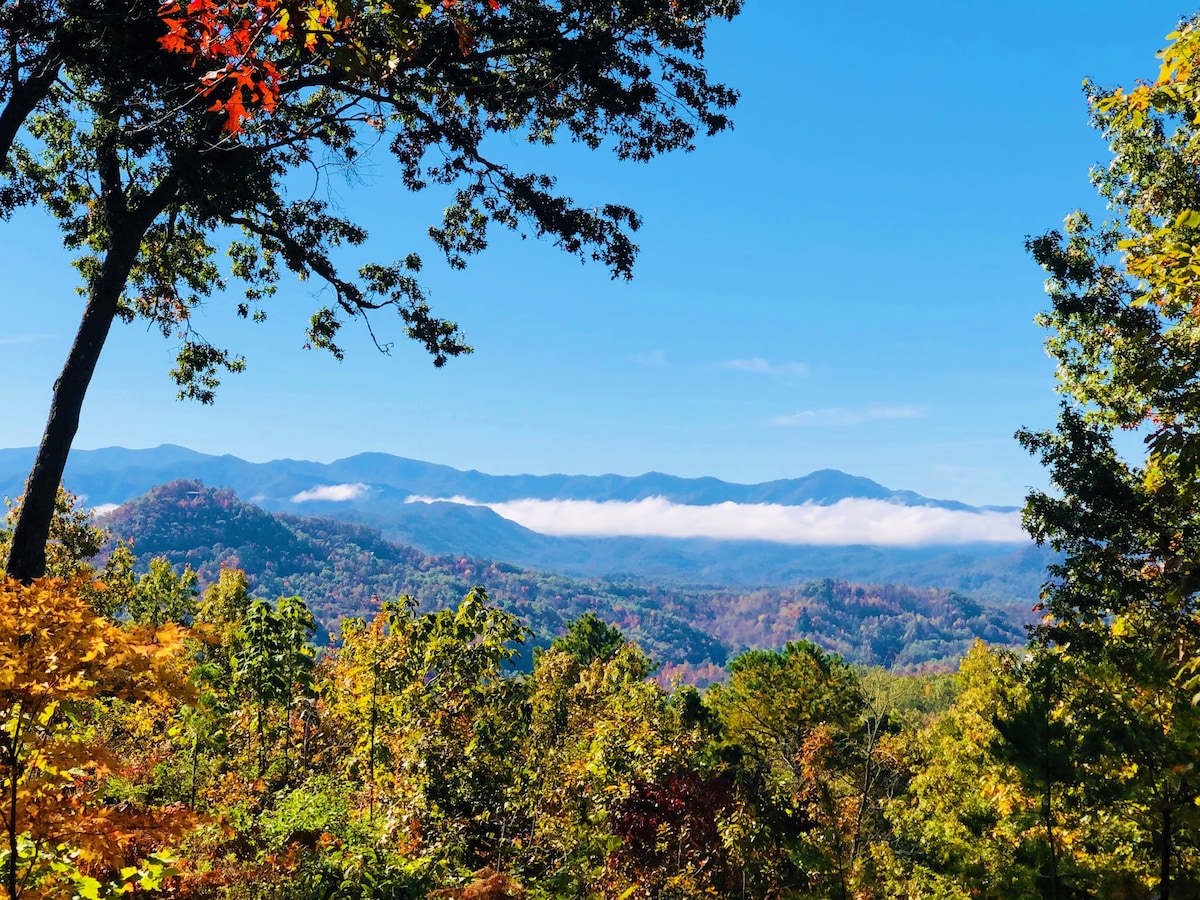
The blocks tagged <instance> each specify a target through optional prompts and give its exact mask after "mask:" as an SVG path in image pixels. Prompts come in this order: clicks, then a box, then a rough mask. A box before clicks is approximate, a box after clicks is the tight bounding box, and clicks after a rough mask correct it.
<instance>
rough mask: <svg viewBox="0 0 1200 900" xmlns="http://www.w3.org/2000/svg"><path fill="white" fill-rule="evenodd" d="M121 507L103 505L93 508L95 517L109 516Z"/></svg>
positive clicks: (114, 504)
mask: <svg viewBox="0 0 1200 900" xmlns="http://www.w3.org/2000/svg"><path fill="white" fill-rule="evenodd" d="M118 506H120V504H119V503H101V504H100V505H99V506H93V507H92V515H93V516H107V515H108V514H109V513H110V512H112V511H113V510H114V509H116V508H117V507H118Z"/></svg>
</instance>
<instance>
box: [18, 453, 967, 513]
mask: <svg viewBox="0 0 1200 900" xmlns="http://www.w3.org/2000/svg"><path fill="white" fill-rule="evenodd" d="M33 453H34V451H33V448H21V449H15V450H0V491H2V492H4V493H6V494H8V495H9V496H13V495H16V494H19V493H20V492H21V486H22V484H23V483H24V479H25V477H26V475H28V473H29V467H30V465H31V464H32V461H33ZM175 478H197V479H200V480H202V481H204V482H205V483H206V484H213V485H220V486H225V487H232V488H233V489H234V490H236V491H237V492H238V493H239V494H242V495H244V496H246V497H247V498H250V497H253V496H257V497H261V498H262V502H265V503H268V504H269V505H270V508H272V509H275V508H276V507H279V506H285V505H293V506H297V505H300V504H295V503H294V502H292V500H291V498H293V497H295V496H296V495H297V494H299V493H300V492H302V491H305V490H309V489H311V488H313V487H318V486H322V485H325V486H328V485H338V484H363V485H366V486H368V487H371V488H375V489H391V490H383V491H382V493H383V494H384V495H385V498H389V499H392V500H395V499H400V500H403V499H404V498H406V497H408V496H410V495H414V494H415V495H420V496H426V497H453V496H463V497H470V498H472V499H474V500H478V501H480V502H486V503H500V502H504V501H508V500H520V499H530V498H532V499H538V500H594V501H598V502H602V501H606V500H623V501H632V500H643V499H646V498H648V497H664V498H666V499H668V500H671V501H673V502H675V503H687V504H698V505H711V504H716V503H727V502H732V503H777V504H782V505H788V506H795V505H800V504H803V503H817V504H831V503H836V502H837V501H839V500H844V499H847V498H851V497H855V498H863V499H872V500H888V501H892V502H896V503H902V504H905V505H909V506H936V507H939V508H944V509H953V510H964V511H969V510H973V509H975V507H971V506H968V505H967V504H965V503H958V502H956V501H953V500H932V499H930V498H928V497H922V496H921V495H920V494H915V493H913V492H912V491H894V490H890V489H889V488H886V487H884V486H883V485H881V484H878V483H876V482H874V481H872V480H871V479H869V478H861V477H858V476H855V475H847V474H846V473H845V472H839V471H836V470H834V469H822V470H820V471H817V472H812V473H811V474H808V475H805V476H803V477H801V478H791V479H784V480H779V481H767V482H762V483H760V484H735V483H732V482H728V481H721V480H720V479H717V478H680V477H677V476H674V475H664V474H662V473H660V472H647V473H645V474H643V475H634V476H627V475H486V474H484V473H482V472H477V471H475V470H471V471H467V472H463V471H460V470H458V469H453V468H451V467H449V466H442V465H437V464H434V463H427V462H421V461H420V460H415V459H405V458H404V457H400V456H391V455H389V454H386V453H360V454H358V455H356V456H350V457H347V458H345V459H339V460H336V461H334V462H331V463H315V462H306V461H303V460H294V459H278V460H273V461H271V462H266V463H251V462H246V461H245V460H242V459H238V458H237V457H235V456H229V455H226V456H210V455H208V454H204V453H197V452H195V451H193V450H188V449H186V448H184V447H177V446H175V445H172V444H163V445H162V446H160V447H155V448H152V449H148V450H126V449H124V448H121V447H108V448H105V449H103V450H74V451H72V452H71V456H70V459H69V461H68V463H67V469H66V474H65V476H64V481H65V482H66V484H67V486H68V487H69V488H70V489H71V490H73V491H75V492H77V493H85V494H87V496H88V500H89V502H90V503H92V504H93V505H100V504H107V503H122V502H124V501H125V500H128V499H130V498H131V497H134V496H137V495H138V494H141V493H144V492H145V491H147V490H149V489H150V488H151V487H153V486H154V485H155V484H162V483H163V482H164V481H168V480H172V479H175ZM989 508H990V507H989Z"/></svg>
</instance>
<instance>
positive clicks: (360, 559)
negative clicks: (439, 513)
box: [104, 481, 1035, 682]
mask: <svg viewBox="0 0 1200 900" xmlns="http://www.w3.org/2000/svg"><path fill="white" fill-rule="evenodd" d="M104 524H105V526H106V528H107V529H108V530H109V531H110V532H111V533H112V534H113V535H115V536H116V537H119V538H125V539H130V540H132V541H133V546H134V549H135V550H136V551H137V554H138V559H139V566H141V567H145V566H147V565H148V564H149V561H150V560H151V559H152V558H153V557H155V556H159V555H161V556H165V557H166V558H167V559H169V560H170V561H171V562H172V563H174V564H175V565H177V566H178V565H188V566H191V567H192V568H193V569H194V570H195V571H196V572H197V573H198V574H199V577H200V581H201V583H202V584H207V583H209V582H212V581H215V580H216V579H217V577H218V576H219V575H220V572H221V569H222V567H234V568H241V569H243V570H245V571H246V573H247V575H248V576H249V578H250V582H251V586H252V588H253V589H254V590H255V591H257V592H259V593H261V594H263V595H265V596H270V597H275V596H291V595H297V596H300V597H302V598H304V600H305V601H306V602H307V603H308V605H309V607H310V608H311V609H312V610H313V613H314V614H315V615H316V617H317V619H318V621H319V622H321V623H322V624H325V625H327V626H328V627H331V628H332V627H335V626H336V623H337V621H338V619H339V618H341V617H342V616H370V615H372V613H373V610H374V606H373V602H374V598H376V597H397V596H400V595H402V594H406V595H409V596H412V597H414V598H415V599H417V600H418V601H420V603H421V606H422V608H423V609H440V608H445V607H449V606H454V605H456V604H457V603H458V601H459V600H460V599H461V598H462V596H463V595H464V594H465V593H466V592H467V591H469V590H470V589H471V588H472V587H474V586H476V585H482V586H484V587H486V588H487V590H488V593H489V595H490V596H491V597H492V598H493V600H494V601H495V602H496V603H497V604H499V605H501V606H503V607H504V608H505V609H506V610H508V611H509V612H512V613H514V614H516V615H518V616H520V617H521V619H522V620H523V621H525V622H526V623H527V624H528V625H529V626H530V627H531V628H533V629H534V631H535V632H536V633H537V635H538V636H539V642H542V641H543V640H544V636H553V635H557V634H562V633H563V631H564V630H565V629H566V625H567V623H568V622H570V621H571V620H573V619H576V618H578V617H579V616H581V615H583V614H584V613H586V612H589V611H590V612H595V613H596V614H598V615H600V616H601V617H602V618H603V619H605V621H608V622H611V623H613V624H615V625H617V626H618V627H619V628H621V630H622V631H624V632H625V633H626V634H627V635H628V636H630V637H631V638H633V639H634V640H636V641H637V643H638V644H639V645H640V646H642V648H643V649H644V650H645V651H646V652H647V653H649V654H650V656H651V657H652V658H653V659H654V660H655V661H657V662H661V663H663V664H664V666H665V667H667V668H668V670H669V671H671V672H673V673H675V674H678V675H680V677H682V678H683V679H684V680H687V681H693V682H695V681H700V682H704V681H707V680H711V679H712V678H714V677H716V676H717V675H719V673H720V672H721V671H722V669H723V667H724V665H725V663H726V662H727V660H728V658H729V657H730V656H731V655H733V654H736V653H737V652H739V651H741V650H744V649H747V648H750V647H769V648H779V647H782V646H783V645H784V644H786V643H787V642H788V641H792V640H796V639H798V638H801V639H806V640H810V641H813V642H815V643H818V644H820V645H821V646H823V647H826V648H828V649H833V650H836V651H837V652H838V653H840V654H841V655H842V656H843V657H844V658H846V659H847V660H849V661H851V662H855V663H861V664H864V665H882V666H886V667H889V668H891V667H901V668H914V669H915V668H917V667H920V666H922V665H930V664H941V665H943V666H953V665H955V664H956V663H957V660H959V659H961V658H962V655H963V654H964V653H966V651H967V649H968V648H969V647H970V646H971V643H972V641H974V640H975V639H976V638H983V639H984V640H986V641H988V642H990V643H997V644H1008V645H1013V646H1017V645H1020V644H1021V643H1023V641H1024V639H1025V630H1024V628H1023V624H1024V622H1025V621H1026V620H1027V618H1028V617H1029V615H1030V612H1029V610H1030V607H1031V606H1032V605H1033V603H1034V602H1035V599H1034V598H1033V597H1029V598H1027V599H1023V600H1020V601H1013V602H1010V603H1008V604H999V603H980V602H977V601H976V600H974V599H972V598H969V597H967V596H966V595H964V594H961V593H958V592H955V591H946V590H937V589H931V588H912V587H906V586H902V585H883V586H864V585H853V584H847V583H846V582H843V581H836V580H832V579H822V580H819V581H814V582H812V583H810V584H808V585H803V586H797V587H784V588H775V587H773V588H762V589H756V590H749V589H730V588H727V587H720V586H696V585H686V586H667V585H656V584H650V583H645V582H630V581H617V580H611V579H610V580H583V579H578V578H571V577H568V576H564V575H558V574H553V573H548V572H539V571H535V570H532V569H526V568H523V567H519V566H513V565H508V564H506V563H500V562H492V561H488V560H479V559H472V558H468V557H461V556H455V557H448V556H427V555H425V554H423V553H421V552H419V551H417V550H415V549H413V548H412V547H406V546H402V545H399V544H395V543H392V542H390V541H387V540H384V538H383V537H382V536H381V534H380V533H379V532H378V531H377V530H375V529H373V528H368V527H365V526H362V525H352V524H347V523H344V522H335V521H331V520H328V519H312V518H301V517H297V516H279V515H272V514H270V513H268V512H266V511H265V510H262V509H260V508H258V507H256V506H254V505H252V504H248V503H245V502H243V501H241V500H239V499H238V498H237V497H236V496H234V494H233V492H232V491H230V490H228V489H213V488H210V487H206V486H205V485H203V484H201V483H200V482H198V481H174V482H171V483H169V484H164V485H161V486H159V487H156V488H154V489H153V490H152V491H150V492H149V493H147V494H145V495H144V496H142V497H139V498H137V499H135V500H133V501H130V502H129V503H126V504H125V505H123V506H122V507H120V508H119V509H118V510H116V511H115V512H114V513H112V514H111V515H110V516H108V517H106V519H105V520H104ZM529 661H530V660H529V654H528V653H527V654H526V657H525V660H524V662H523V665H524V666H525V667H527V666H528V662H529Z"/></svg>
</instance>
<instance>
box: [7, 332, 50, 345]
mask: <svg viewBox="0 0 1200 900" xmlns="http://www.w3.org/2000/svg"><path fill="white" fill-rule="evenodd" d="M49 337H50V335H48V334H14V335H9V336H8V337H0V347H10V346H12V345H14V344H33V343H36V342H38V341H44V340H46V339H47V338H49Z"/></svg>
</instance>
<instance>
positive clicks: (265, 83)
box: [159, 0, 500, 135]
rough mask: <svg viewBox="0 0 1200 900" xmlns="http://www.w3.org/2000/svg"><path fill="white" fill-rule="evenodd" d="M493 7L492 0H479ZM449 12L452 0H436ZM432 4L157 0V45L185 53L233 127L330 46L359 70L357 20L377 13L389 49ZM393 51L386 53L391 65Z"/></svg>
mask: <svg viewBox="0 0 1200 900" xmlns="http://www.w3.org/2000/svg"><path fill="white" fill-rule="evenodd" d="M486 5H487V6H488V7H489V8H490V9H491V10H492V11H497V10H499V9H500V3H499V2H498V0H486ZM440 7H441V8H442V9H443V10H444V11H447V12H454V11H456V10H457V8H458V7H459V0H442V2H441V4H440ZM435 8H436V7H435V6H434V5H432V4H430V3H425V2H404V0H401V2H398V3H365V4H364V3H352V2H346V0H307V2H285V0H251V2H240V3H237V2H234V3H219V2H215V0H174V2H168V3H164V4H163V6H162V7H161V8H160V10H159V16H160V17H161V19H162V22H163V24H164V25H165V26H166V28H167V33H166V34H165V35H163V36H162V37H161V38H159V43H160V44H161V46H162V47H163V48H164V49H165V50H168V51H170V52H172V53H180V54H183V55H184V56H186V57H188V58H189V59H190V60H191V64H192V65H193V66H194V67H195V68H196V69H197V70H198V72H199V73H200V74H199V85H198V88H197V91H198V94H199V96H201V97H203V98H206V99H208V100H210V101H211V106H209V107H208V108H209V110H210V111H212V112H217V113H221V114H222V115H223V117H224V128H225V130H226V131H227V132H228V133H229V134H231V135H236V134H238V133H240V132H241V131H242V130H243V127H244V124H245V122H246V120H248V119H252V118H253V117H254V116H255V115H258V114H260V113H261V114H269V113H271V112H272V111H273V110H274V109H275V107H276V105H277V104H278V102H279V99H280V92H281V85H282V83H283V81H284V79H285V78H287V77H291V76H294V75H296V74H297V73H298V72H300V71H301V70H303V69H304V68H305V67H306V66H309V65H314V64H316V65H320V66H323V67H325V68H328V67H329V66H330V65H331V59H330V52H331V51H334V50H339V51H341V56H342V57H343V58H342V59H341V60H340V62H342V64H343V66H344V68H343V70H342V72H343V75H346V76H350V77H349V79H348V80H351V81H353V80H354V76H356V75H357V76H360V77H361V76H366V75H367V74H368V73H369V71H370V62H371V60H370V59H369V57H368V54H367V51H366V50H365V48H364V47H363V46H362V45H361V44H360V43H359V41H358V39H357V37H358V36H357V30H358V28H359V27H361V24H362V22H363V21H364V20H365V21H372V20H375V22H376V24H377V23H378V22H379V21H382V22H383V23H384V24H386V26H387V27H388V28H389V29H390V30H391V31H392V37H393V43H392V52H394V53H403V51H404V50H405V48H407V49H409V50H411V49H412V48H414V47H415V46H416V43H417V40H418V36H417V31H416V27H415V26H416V24H417V22H419V20H421V19H423V18H425V17H427V16H429V15H431V14H432V13H433V12H434V10H435ZM457 24H458V27H459V32H460V46H461V47H462V49H463V51H464V53H465V52H466V50H467V48H468V46H469V45H470V43H471V41H470V26H469V24H468V23H467V21H466V19H465V18H464V17H462V16H461V14H460V15H459V17H458V20H457ZM397 62H398V59H396V58H393V59H391V60H389V61H386V65H388V66H390V67H393V68H394V67H395V65H396V63H397ZM347 63H348V64H347Z"/></svg>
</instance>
